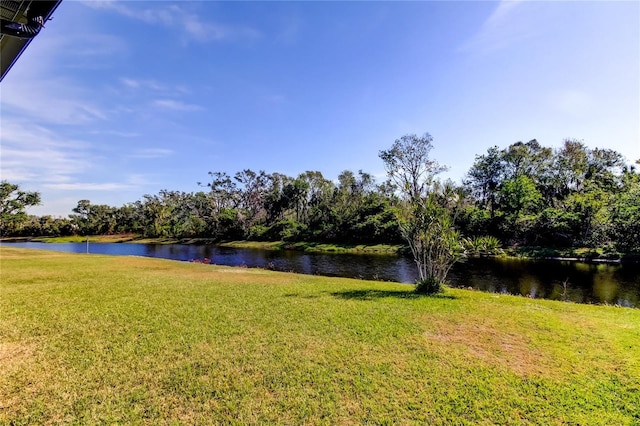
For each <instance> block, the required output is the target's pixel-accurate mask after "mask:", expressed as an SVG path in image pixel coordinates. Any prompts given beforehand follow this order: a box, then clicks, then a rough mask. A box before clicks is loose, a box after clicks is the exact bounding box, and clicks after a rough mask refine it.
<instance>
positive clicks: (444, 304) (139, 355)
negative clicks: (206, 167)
mask: <svg viewBox="0 0 640 426" xmlns="http://www.w3.org/2000/svg"><path fill="white" fill-rule="evenodd" d="M0 262H1V264H2V280H0V294H2V297H0V354H1V355H2V357H1V358H0V401H1V402H2V409H1V410H0V424H7V425H27V424H35V425H46V424H136V425H145V424H203V425H204V424H287V425H288V424H308V425H315V424H338V425H340V424H396V423H400V424H427V425H449V424H453V425H463V424H523V425H527V424H531V425H561V424H579V425H633V424H638V422H639V421H640V391H639V389H640V358H639V357H638V353H640V339H638V336H639V335H640V310H638V309H621V308H614V307H610V306H591V305H582V304H573V303H562V302H554V301H547V300H533V299H528V298H524V297H515V296H505V295H496V294H488V293H482V292H476V291H467V290H459V289H447V290H446V291H445V293H444V294H442V295H439V296H435V297H422V296H420V295H417V294H415V293H413V292H412V289H411V287H409V286H407V285H403V284H398V283H383V282H373V281H361V280H352V279H342V278H328V277H319V276H304V275H297V274H288V273H280V272H272V271H266V270H259V269H242V268H240V269H238V268H229V267H222V266H212V265H201V264H195V263H187V262H172V261H167V260H161V259H150V258H138V257H114V256H101V255H83V254H69V253H59V252H50V251H44V250H27V249H16V248H11V247H9V246H7V245H4V246H0Z"/></svg>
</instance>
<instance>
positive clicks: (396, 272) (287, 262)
mask: <svg viewBox="0 0 640 426" xmlns="http://www.w3.org/2000/svg"><path fill="white" fill-rule="evenodd" d="M6 244H7V245H9V244H11V245H12V246H15V247H27V248H40V249H46V250H59V251H66V252H75V253H84V252H85V251H86V245H85V243H60V244H50V243H49V244H48V243H32V242H29V243H6ZM89 251H90V253H95V254H110V255H130V256H148V257H159V258H166V259H174V260H182V261H189V260H201V259H209V260H210V262H211V263H214V264H219V265H228V266H247V267H259V268H268V269H274V270H279V271H293V272H299V273H303V274H314V275H325V276H341V277H352V278H363V279H373V280H381V281H397V282H403V283H413V282H415V281H416V279H417V271H416V267H415V264H414V263H413V261H412V260H411V259H409V258H406V257H399V256H384V255H362V254H323V253H302V252H296V251H265V250H251V249H235V248H223V247H216V246H196V245H181V244H171V245H154V244H122V243H92V244H90V245H89ZM448 281H449V284H450V285H452V286H454V287H465V288H466V287H472V288H474V289H477V290H482V291H488V292H493V293H503V294H519V295H522V296H527V297H533V298H546V299H554V300H570V301H574V302H580V303H607V304H616V305H621V306H628V307H640V265H638V264H625V265H619V264H587V263H577V262H565V261H563V262H558V261H532V260H525V259H514V258H508V259H468V260H467V261H465V262H463V263H459V264H456V265H455V266H454V267H453V268H452V270H451V272H450V274H449V279H448Z"/></svg>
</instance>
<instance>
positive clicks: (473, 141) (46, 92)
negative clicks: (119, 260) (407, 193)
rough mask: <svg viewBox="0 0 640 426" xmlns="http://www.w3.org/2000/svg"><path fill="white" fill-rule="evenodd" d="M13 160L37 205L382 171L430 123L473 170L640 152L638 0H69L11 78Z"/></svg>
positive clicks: (8, 170) (61, 209)
mask: <svg viewBox="0 0 640 426" xmlns="http://www.w3.org/2000/svg"><path fill="white" fill-rule="evenodd" d="M0 90H1V92H0V99H1V110H0V113H1V116H0V117H1V127H2V129H1V133H0V135H1V140H0V141H1V144H0V147H1V148H0V158H1V173H0V177H1V179H3V180H8V181H10V182H11V183H17V184H19V185H20V186H21V188H22V189H25V190H30V191H39V192H40V193H41V195H42V205H41V206H38V207H34V208H31V209H30V210H29V213H32V214H37V215H43V214H52V215H55V216H66V215H68V214H69V213H71V210H72V208H73V207H75V206H76V205H77V202H78V201H79V200H81V199H88V200H91V202H92V203H93V204H108V205H111V206H121V205H123V204H126V203H129V202H134V201H136V200H139V199H141V198H142V196H143V195H144V194H156V193H157V192H158V191H160V190H161V189H168V190H179V191H186V192H192V191H198V190H202V189H203V188H201V187H199V186H198V184H197V183H198V182H202V183H206V182H207V181H208V178H209V176H208V174H207V173H208V172H209V171H223V172H227V173H229V174H230V175H233V174H234V173H235V172H237V171H241V170H243V169H247V168H248V169H252V170H255V171H258V170H265V171H266V172H267V173H272V172H279V173H284V174H287V175H290V176H296V175H298V174H300V173H302V172H304V171H306V170H318V171H321V172H322V173H323V175H324V176H325V177H326V178H328V179H336V178H337V176H338V174H339V173H340V172H341V171H343V170H347V169H348V170H352V171H354V172H357V171H358V170H360V169H361V170H363V171H365V172H368V173H371V174H373V175H375V176H376V178H377V181H378V182H382V181H383V180H384V168H383V164H382V161H381V160H380V159H379V158H378V152H379V151H380V150H382V149H387V148H389V147H390V146H391V144H392V143H393V141H394V140H395V139H397V138H399V137H401V136H402V135H405V134H408V133H415V134H419V135H421V134H424V133H425V132H428V133H430V134H431V135H432V136H433V138H434V149H433V151H432V156H433V157H434V158H435V159H437V160H438V161H439V162H440V163H442V164H445V165H448V166H449V167H450V169H449V171H448V172H447V173H446V174H445V175H444V176H443V177H445V178H446V177H448V178H451V179H453V180H454V181H457V182H459V181H460V180H461V179H462V178H463V176H464V175H465V173H466V172H467V171H468V170H469V168H470V167H471V165H472V164H473V161H474V157H475V156H476V155H480V154H483V153H485V152H486V150H487V149H488V148H489V147H491V146H493V145H498V146H499V147H501V148H505V147H507V146H508V145H510V144H512V143H514V142H517V141H523V142H526V141H529V140H531V139H537V140H538V141H539V142H540V143H541V144H542V145H544V146H553V147H557V146H560V145H561V144H562V141H563V140H564V139H566V138H575V139H581V140H583V141H584V143H585V144H586V145H587V146H589V147H590V148H595V147H599V148H610V149H614V150H616V151H618V152H620V153H621V154H623V155H624V156H625V157H626V158H627V160H628V161H629V162H630V163H632V162H634V161H635V160H637V159H640V2H638V1H626V2H615V1H591V2H580V1H565V2H561V1H504V2H489V1H468V2H463V1H450V2H436V1H424V2H212V1H205V2H187V1H176V2H171V1H154V2H147V1H127V2H116V1H87V2H81V1H72V0H65V1H63V2H62V4H61V5H60V6H59V7H58V9H57V10H56V12H55V14H54V19H53V20H52V21H50V22H48V23H47V24H46V28H44V29H43V30H42V31H41V33H40V34H39V35H38V36H37V37H36V39H34V40H33V42H32V43H31V45H30V46H29V48H28V49H27V50H26V51H25V53H24V54H23V55H22V56H21V57H20V59H19V60H18V62H17V63H16V64H15V65H14V67H13V68H12V69H11V71H10V72H9V74H8V75H7V76H6V77H5V79H4V80H3V82H2V85H1V88H0Z"/></svg>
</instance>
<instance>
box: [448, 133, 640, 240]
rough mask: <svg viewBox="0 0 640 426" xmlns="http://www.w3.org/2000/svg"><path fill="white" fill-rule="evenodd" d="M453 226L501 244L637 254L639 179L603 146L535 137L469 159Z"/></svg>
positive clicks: (635, 172) (639, 207)
mask: <svg viewBox="0 0 640 426" xmlns="http://www.w3.org/2000/svg"><path fill="white" fill-rule="evenodd" d="M464 187H465V188H466V189H467V190H468V191H470V194H469V195H470V199H471V200H473V201H474V202H473V203H470V204H469V205H468V206H467V207H466V209H465V211H464V213H463V214H462V215H461V216H460V220H459V222H458V226H459V227H460V229H462V230H463V233H464V234H465V235H467V236H481V235H492V236H494V237H497V238H498V239H500V240H501V241H504V242H505V243H507V244H508V245H529V246H547V247H559V248H562V247H572V246H573V247H575V246H578V247H580V246H581V247H606V246H607V245H612V246H614V248H615V249H617V250H619V251H626V252H629V251H637V250H640V225H639V224H640V174H638V172H637V171H636V170H635V167H634V166H627V165H626V163H625V161H624V159H623V157H622V156H621V155H620V154H619V153H617V152H615V151H612V150H609V149H598V148H596V149H589V148H587V147H586V146H585V145H584V144H583V143H582V142H581V141H576V140H570V139H568V140H565V141H564V143H563V145H562V147H560V148H558V149H555V150H554V149H551V148H546V147H543V146H541V145H540V144H539V143H538V142H537V141H536V140H532V141H529V142H527V143H522V142H518V143H515V144H512V145H511V146H509V147H508V148H506V149H503V150H500V149H498V147H492V148H490V149H489V150H488V151H487V153H486V154H484V155H480V156H476V160H475V162H474V164H473V166H472V167H471V169H470V170H469V173H468V175H467V179H466V181H465V182H464Z"/></svg>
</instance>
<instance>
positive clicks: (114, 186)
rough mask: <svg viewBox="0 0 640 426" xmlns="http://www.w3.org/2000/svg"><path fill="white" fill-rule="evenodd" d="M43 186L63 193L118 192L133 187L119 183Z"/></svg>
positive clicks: (77, 183) (52, 184)
mask: <svg viewBox="0 0 640 426" xmlns="http://www.w3.org/2000/svg"><path fill="white" fill-rule="evenodd" d="M42 186H43V187H44V188H47V189H57V190H63V191H118V190H124V189H131V188H132V187H131V185H128V184H123V183H117V182H106V183H105V182H103V183H93V182H74V183H45V184H44V185H42Z"/></svg>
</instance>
